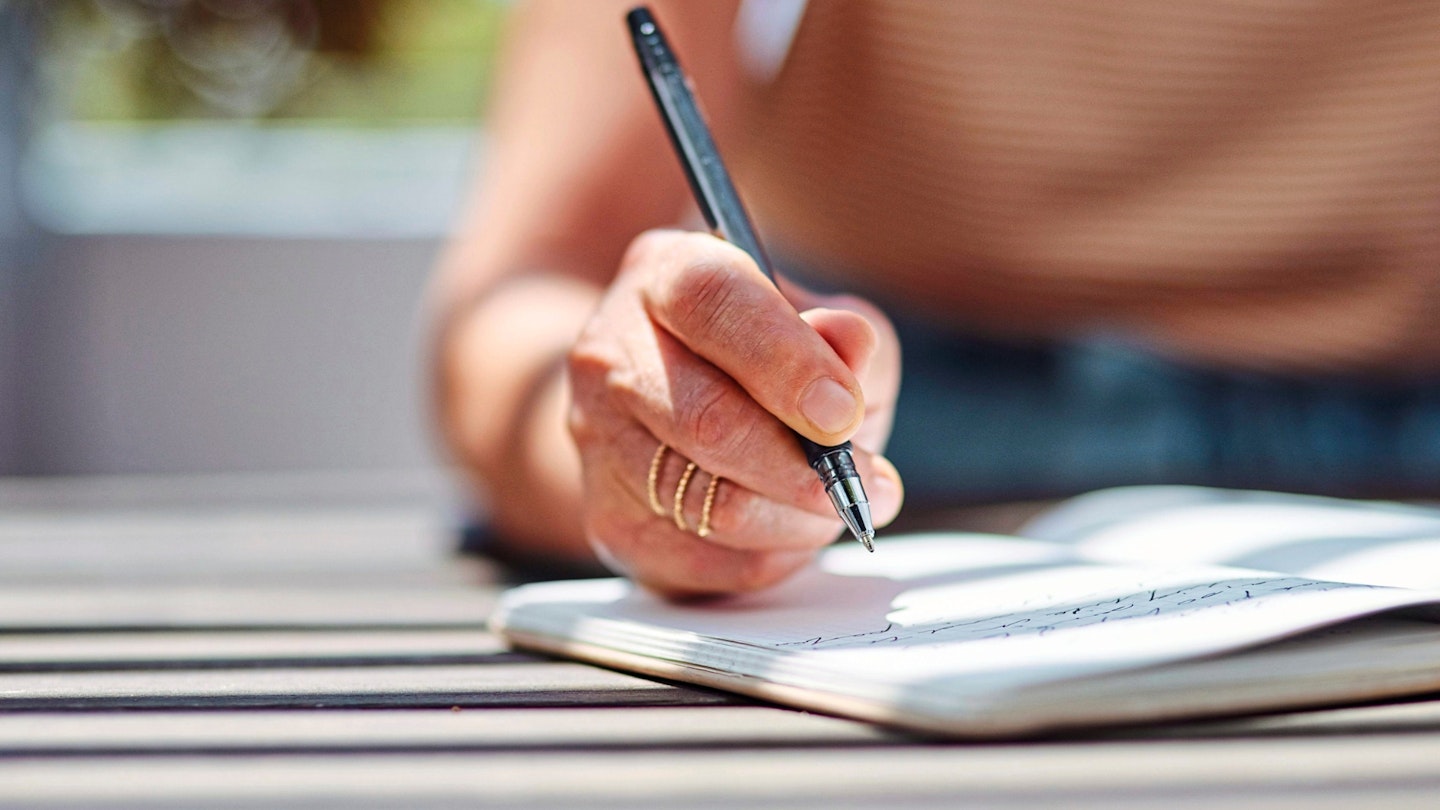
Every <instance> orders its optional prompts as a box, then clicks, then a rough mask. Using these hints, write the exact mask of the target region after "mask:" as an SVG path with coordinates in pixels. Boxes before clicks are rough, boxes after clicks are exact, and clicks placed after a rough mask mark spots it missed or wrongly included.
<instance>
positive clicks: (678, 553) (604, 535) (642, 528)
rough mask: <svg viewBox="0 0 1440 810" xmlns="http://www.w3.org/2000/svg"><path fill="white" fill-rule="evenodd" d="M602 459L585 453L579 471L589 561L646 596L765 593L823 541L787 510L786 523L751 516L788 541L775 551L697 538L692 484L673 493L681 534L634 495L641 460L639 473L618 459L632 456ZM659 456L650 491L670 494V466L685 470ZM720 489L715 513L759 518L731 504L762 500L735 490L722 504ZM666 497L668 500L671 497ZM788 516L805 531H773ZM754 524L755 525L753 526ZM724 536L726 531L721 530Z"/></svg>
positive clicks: (818, 528)
mask: <svg viewBox="0 0 1440 810" xmlns="http://www.w3.org/2000/svg"><path fill="white" fill-rule="evenodd" d="M634 432H635V433H637V434H639V433H643V429H641V428H639V427H638V426H636V427H635V429H634ZM627 438H629V437H627ZM639 444H640V443H639V442H635V441H627V442H625V443H624V444H623V445H609V446H608V447H609V448H610V449H614V448H619V447H630V448H633V447H636V446H639ZM604 453H605V449H604V448H602V447H594V448H592V451H591V453H590V455H591V456H592V457H591V458H589V459H587V464H586V465H585V469H586V476H587V487H586V490H587V493H588V499H589V500H588V501H587V503H588V505H589V508H587V511H586V521H585V525H586V531H587V536H588V537H589V539H590V541H591V544H592V546H593V547H594V548H595V550H596V553H597V555H598V556H599V557H600V558H601V559H602V560H605V561H607V563H608V564H609V565H611V567H612V568H614V569H615V570H616V571H617V573H623V574H625V575H627V576H630V577H632V578H634V579H635V580H636V581H638V582H640V583H641V584H644V585H645V586H647V587H649V588H651V589H653V590H657V591H659V592H661V593H664V594H666V595H670V596H681V595H683V596H690V595H700V594H717V593H733V592H740V591H750V590H756V589H759V588H763V587H767V586H769V585H773V584H775V583H777V582H779V581H780V580H782V579H784V578H785V577H788V576H789V575H791V574H792V573H794V571H795V570H797V569H798V568H799V567H801V566H803V565H804V564H805V562H806V561H808V560H809V559H811V558H812V557H813V556H814V554H815V553H816V552H817V551H818V549H819V548H820V547H821V546H823V545H824V544H825V542H827V540H826V538H825V535H824V532H825V531H826V528H825V527H824V526H823V525H820V523H819V522H818V521H817V520H816V519H815V518H814V517H813V516H808V515H805V514H804V513H798V512H795V510H790V511H791V515H790V517H791V520H790V521H787V520H776V519H774V518H759V519H760V520H763V521H764V524H765V527H766V528H768V530H769V531H772V532H776V536H777V537H786V538H788V539H787V541H786V542H783V543H779V544H776V545H777V546H779V547H774V548H768V547H767V548H758V549H742V548H735V547H731V546H727V545H725V544H722V543H716V542H713V541H712V538H713V537H714V535H713V534H712V537H711V538H701V537H699V536H697V535H696V534H695V533H693V531H692V530H691V529H690V528H688V526H691V525H693V524H692V523H691V522H692V521H696V520H697V519H698V518H697V515H696V514H695V511H694V507H695V502H696V501H697V498H696V494H697V492H698V490H699V485H698V484H697V485H696V486H695V489H692V490H690V492H689V493H684V492H681V491H680V490H679V488H678V487H677V488H676V489H675V490H674V493H675V494H676V495H679V496H680V497H682V501H681V503H682V511H683V512H684V513H685V517H686V521H687V528H686V529H681V528H678V527H677V526H676V525H675V523H674V521H673V520H672V519H671V516H670V515H668V514H666V515H656V514H654V513H652V512H651V511H650V506H649V504H648V502H647V501H648V499H644V498H641V497H636V494H635V492H634V490H635V486H634V484H633V483H631V482H633V481H635V480H637V479H642V478H643V477H644V476H645V475H646V472H647V471H648V467H649V463H648V461H647V462H645V464H644V468H639V467H640V466H641V465H637V464H633V463H627V462H626V460H625V458H624V457H628V458H629V459H632V460H633V459H634V458H635V456H636V454H635V453H634V452H633V450H631V451H626V452H625V453H622V454H621V456H620V457H617V459H612V461H618V462H619V463H611V464H606V463H605V462H604V460H603V459H598V458H595V457H594V456H596V455H603V454H604ZM640 455H644V454H643V453H642V454H640ZM666 458H667V459H668V463H667V464H666V465H665V466H666V467H667V470H665V471H662V472H661V473H660V474H659V476H658V486H659V488H660V490H661V491H662V492H663V491H666V490H670V487H671V484H672V479H673V478H675V477H677V476H678V475H679V474H680V472H679V471H678V470H676V469H675V468H674V466H673V465H674V464H677V463H678V464H686V462H685V460H684V459H683V458H680V457H679V456H678V455H677V454H675V453H667V454H666ZM699 475H703V474H699ZM725 483H728V482H722V487H719V488H717V490H716V495H717V499H716V500H717V502H716V504H715V507H716V509H718V510H728V509H731V508H737V509H738V510H739V512H740V513H744V514H749V515H753V516H756V517H757V518H758V517H759V516H760V515H762V514H763V510H758V509H753V508H749V507H744V506H736V504H742V503H744V502H745V501H746V500H750V501H753V502H755V503H762V502H763V501H764V499H763V498H760V497H759V496H756V495H754V494H753V493H746V492H742V491H739V490H738V489H737V490H735V491H733V492H731V493H730V494H726V495H724V496H723V500H722V497H721V493H724V492H725V488H724V486H723V484H725ZM707 488H708V487H707ZM669 497H672V498H673V497H674V495H671V496H669ZM671 506H672V504H671V503H669V502H667V503H666V504H665V511H667V512H668V511H669V508H670V507H671ZM716 514H717V515H718V514H719V513H718V512H717V513H716ZM796 516H798V517H799V518H800V519H801V520H802V521H805V522H808V523H810V525H809V526H808V527H802V528H801V529H799V530H785V529H783V528H781V529H779V530H777V527H784V526H785V525H787V523H793V518H794V517H796ZM759 525H760V524H756V527H757V528H758V527H759ZM726 531H727V532H728V531H730V529H729V528H727V529H726ZM745 531H746V532H751V533H753V532H755V531H756V529H755V528H747V529H745ZM807 534H810V535H812V537H811V539H809V540H808V541H807V542H803V543H802V542H800V541H799V540H797V539H796V538H799V537H802V536H805V535H807Z"/></svg>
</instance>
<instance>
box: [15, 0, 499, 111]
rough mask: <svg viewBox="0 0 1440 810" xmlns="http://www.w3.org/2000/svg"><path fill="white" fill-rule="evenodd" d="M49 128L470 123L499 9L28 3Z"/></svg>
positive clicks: (461, 3) (154, 1) (336, 2)
mask: <svg viewBox="0 0 1440 810" xmlns="http://www.w3.org/2000/svg"><path fill="white" fill-rule="evenodd" d="M29 2H30V3H31V6H32V10H34V11H35V12H36V13H37V15H38V17H39V18H40V30H41V31H42V34H43V37H44V40H43V44H42V52H41V65H40V68H41V72H42V77H43V80H44V81H45V82H46V93H45V95H46V97H47V99H49V102H50V103H51V104H53V105H55V108H54V109H52V114H54V115H56V116H58V117H61V118H69V119H73V120H82V121H97V120H108V121H135V122H142V121H154V120H176V119H197V118H198V119H216V118H226V119H233V118H242V119H258V120H284V121H288V122H291V123H301V122H306V121H309V122H325V123H337V122H339V123H344V124H348V125H387V124H393V123H414V122H436V123H463V122H471V121H475V120H476V119H477V118H478V117H479V116H480V114H481V113H482V111H483V109H484V105H485V102H486V95H487V91H488V89H489V86H490V79H491V73H492V68H493V63H494V55H495V51H496V47H497V43H498V40H499V37H500V31H501V28H502V25H503V22H504V16H505V11H506V7H507V6H506V3H504V2H501V1H500V0H166V1H165V2H159V0H29Z"/></svg>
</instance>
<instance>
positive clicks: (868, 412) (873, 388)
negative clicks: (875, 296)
mask: <svg viewBox="0 0 1440 810" xmlns="http://www.w3.org/2000/svg"><path fill="white" fill-rule="evenodd" d="M824 303H825V306H824V307H816V308H812V309H808V310H806V311H804V312H802V313H801V317H802V318H804V319H805V320H806V322H808V323H809V324H810V325H811V326H812V327H814V328H815V331H816V332H818V333H819V334H820V336H821V337H823V338H824V339H825V340H826V342H828V343H829V344H830V345H831V346H833V347H834V348H835V350H836V352H837V353H838V354H839V355H840V356H841V357H842V358H843V359H844V360H845V362H846V364H847V365H849V366H850V368H851V369H852V370H853V371H854V372H855V374H856V376H857V377H858V378H859V380H860V384H861V386H862V388H863V390H864V391H865V422H864V423H863V424H862V425H861V428H860V430H859V431H857V432H856V434H855V436H854V440H855V442H856V444H863V445H864V446H866V447H868V448H870V449H872V450H881V449H883V448H884V446H885V441H886V440H887V439H888V438H889V435H890V425H891V422H892V420H893V418H894V410H895V399H896V397H897V396H898V395H899V392H900V369H901V365H900V341H899V338H898V337H896V335H895V330H894V328H893V327H892V326H891V324H890V321H889V319H888V318H886V317H885V316H884V314H883V313H881V312H880V310H879V309H877V308H875V307H874V306H873V305H870V304H869V303H868V302H866V301H864V300H862V299H859V298H855V297H852V296H833V297H828V298H826V299H824Z"/></svg>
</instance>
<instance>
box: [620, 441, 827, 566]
mask: <svg viewBox="0 0 1440 810" xmlns="http://www.w3.org/2000/svg"><path fill="white" fill-rule="evenodd" d="M660 446H661V445H660V442H659V440H657V439H655V438H654V437H652V436H650V435H649V433H648V431H646V430H645V428H644V427H643V426H640V425H638V424H637V425H635V427H634V429H633V432H632V435H631V436H627V437H626V438H625V440H624V441H623V443H617V444H615V445H614V446H613V447H612V451H613V458H612V459H610V460H608V461H606V460H600V459H595V462H596V463H597V464H607V463H608V464H611V465H613V466H614V468H615V471H614V473H613V474H611V475H610V476H609V480H610V481H612V482H614V483H615V484H616V485H617V488H618V489H619V490H621V491H622V493H623V495H624V500H625V504H624V507H625V508H626V509H628V510H630V511H632V512H635V513H637V514H639V513H641V512H643V513H648V514H649V515H650V516H651V517H652V518H654V519H655V520H657V521H659V522H662V523H669V525H670V526H672V527H673V528H675V529H676V531H677V532H680V533H682V534H688V535H689V538H696V537H698V532H699V529H700V527H701V526H702V524H703V525H704V526H705V527H706V528H707V529H708V530H709V531H708V533H707V534H706V535H705V536H704V537H698V539H700V540H703V541H705V542H708V543H712V544H716V545H722V546H727V547H730V548H735V549H749V550H805V549H808V550H815V549H818V548H821V547H823V546H825V545H827V544H828V543H830V542H832V541H833V540H834V539H835V537H836V536H837V535H838V534H839V532H840V531H841V530H842V529H843V525H842V524H841V523H840V522H839V520H838V519H837V518H836V516H835V513H834V511H833V509H830V510H829V511H828V512H824V513H817V512H814V511H809V510H804V509H798V508H796V507H794V506H790V505H787V504H783V503H780V502H777V501H775V500H774V499H772V498H770V497H768V496H766V495H765V494H764V493H763V492H757V491H756V490H753V489H750V488H748V487H746V486H744V485H743V484H742V483H740V482H738V481H735V480H733V479H730V478H725V477H723V476H720V475H718V474H716V473H714V472H712V471H711V470H708V469H706V468H705V467H704V466H703V465H701V464H700V463H698V462H695V461H693V460H691V459H690V458H688V457H687V456H685V455H684V454H683V453H682V452H680V451H679V450H677V449H675V448H672V447H669V446H668V445H666V449H665V450H664V451H663V452H661V451H659V448H660ZM646 449H648V453H647V452H646ZM692 464H693V465H694V466H693V467H691V465H692ZM807 472H809V471H808V468H807ZM809 474H810V476H811V477H815V476H814V473H813V472H810V473H809ZM817 481H818V479H817ZM712 485H713V486H712ZM677 504H678V507H679V509H678V512H679V516H678V519H677V514H676V513H677V508H676V507H677ZM657 507H658V508H657ZM689 538H687V540H688V539H689Z"/></svg>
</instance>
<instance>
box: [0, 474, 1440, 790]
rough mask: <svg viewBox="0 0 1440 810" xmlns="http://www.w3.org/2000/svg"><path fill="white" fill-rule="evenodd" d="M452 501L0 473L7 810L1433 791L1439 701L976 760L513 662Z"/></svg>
mask: <svg viewBox="0 0 1440 810" xmlns="http://www.w3.org/2000/svg"><path fill="white" fill-rule="evenodd" d="M442 489H443V488H442ZM436 492H437V486H436V484H435V481H434V480H433V479H432V478H431V477H429V476H423V475H422V476H409V477H407V476H403V475H394V476H391V475H382V474H367V475H358V474H357V475H349V476H347V475H322V476H248V477H247V476H218V477H210V478H188V479H187V478H179V479H166V478H115V479H79V480H50V481H41V480H32V481H25V480H12V481H0V807H26V808H32V807H43V808H51V807H65V808H81V807H84V808H131V807H133V808H141V807H143V808H155V807H259V806H264V807H307V808H309V807H337V808H338V807H345V808H356V807H359V808H368V807H407V808H425V807H452V806H466V807H473V806H487V807H489V806H495V807H525V808H573V807H606V808H626V809H627V810H633V809H634V808H673V807H697V808H722V807H772V806H773V807H782V806H783V807H801V808H811V807H813V808H822V807H823V808H850V807H887V808H890V807H897V808H927V807H936V808H939V807H947V808H948V807H959V806H999V807H1056V806H1065V807H1097V808H1098V807H1105V808H1135V807H1167V808H1175V807H1180V808H1185V807H1207V806H1215V805H1219V804H1221V803H1223V804H1225V805H1226V806H1227V807H1234V808H1247V807H1256V808H1259V807H1265V808H1273V807H1282V806H1297V807H1298V806H1304V807H1306V808H1312V809H1314V808H1339V807H1347V808H1348V807H1376V806H1384V807H1433V806H1435V804H1436V801H1437V800H1440V701H1434V702H1429V701H1420V702H1414V703H1408V704H1402V705H1393V706H1375V707H1363V708H1351V709H1342V710H1331V711H1317V712H1307V713H1299V714H1292V715H1282V716H1275V717H1265V718H1252V719H1245V720H1236V721H1227V722H1212V723H1191V724H1177V725H1170V726H1163V727H1158V728H1150V729H1143V730H1130V731H1120V732H1113V731H1112V732H1107V733H1094V734H1087V735H1077V736H1072V737H1068V738H1064V739H1056V740H1047V741H1042V742H1029V743H1005V744H995V743H990V744H974V743H957V742H940V741H933V740H922V739H916V738H913V737H908V736H904V735H900V734H896V733H892V732H889V731H886V730H883V729H879V728H875V727H871V726H867V725H864V724H859V723H854V722H850V721H847V720H841V719H836V718H831V717H824V716H819V715H813V714H806V713H802V712H796V711H791V710H787V709H782V708H777V707H772V706H767V705H762V704H758V703H756V702H753V701H750V700H746V699H742V698H738V697H734V696H730V695H726V694H722V693H718V692H712V691H708V690H704V689H698V688H691V687H687V686H683V685H676V684H669V683H661V682H657V681H652V680H647V679H643V678H638V677H633V676H630V675H626V674H621V673H617V672H611V671H607V670H603V669H599V668H595V667H591V666H587V665H581V664H576V663H568V662H563V661H555V660H549V659H545V658H541V657H537V656H533V655H528V654H523V653H517V652H513V651H510V650H507V649H506V648H505V647H504V646H503V645H502V644H501V643H500V642H499V641H498V640H497V639H496V638H495V637H493V636H492V635H490V634H488V633H487V632H486V630H485V624H484V622H485V618H486V615H487V613H488V611H489V609H490V607H491V605H492V604H493V601H494V599H495V596H496V594H497V592H498V590H499V589H500V587H501V586H502V575H503V574H504V572H502V571H500V570H498V569H497V568H496V567H495V566H493V565H490V564H487V563H485V562H483V561H480V560H476V559H464V558H461V557H459V556H457V555H456V554H455V553H454V548H455V541H454V536H455V532H454V526H455V525H456V512H455V510H453V509H451V508H449V507H448V506H447V503H448V500H447V499H446V498H445V497H443V496H440V497H437V495H436Z"/></svg>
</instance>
